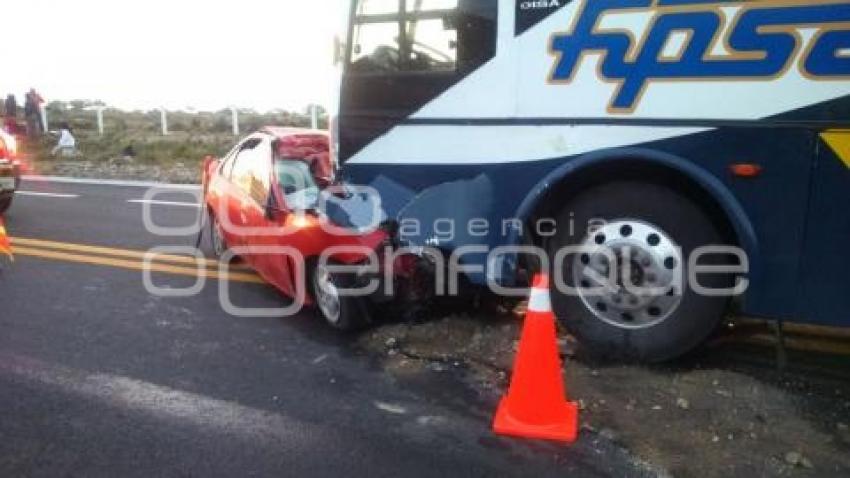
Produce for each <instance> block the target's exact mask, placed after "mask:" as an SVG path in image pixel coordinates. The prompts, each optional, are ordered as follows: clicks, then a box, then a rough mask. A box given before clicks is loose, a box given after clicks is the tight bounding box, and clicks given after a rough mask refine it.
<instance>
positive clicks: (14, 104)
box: [3, 94, 18, 134]
mask: <svg viewBox="0 0 850 478" xmlns="http://www.w3.org/2000/svg"><path fill="white" fill-rule="evenodd" d="M4 106H5V111H4V117H3V127H4V128H5V129H6V132H7V133H9V134H17V132H18V131H17V129H18V123H17V118H18V100H16V99H15V95H13V94H9V95H8V96H7V97H6V101H5V102H4Z"/></svg>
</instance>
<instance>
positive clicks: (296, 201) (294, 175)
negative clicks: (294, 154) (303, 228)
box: [274, 159, 319, 210]
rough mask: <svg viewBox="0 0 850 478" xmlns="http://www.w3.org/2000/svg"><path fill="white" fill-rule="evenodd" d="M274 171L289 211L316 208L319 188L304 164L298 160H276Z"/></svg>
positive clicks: (308, 167) (308, 168)
mask: <svg viewBox="0 0 850 478" xmlns="http://www.w3.org/2000/svg"><path fill="white" fill-rule="evenodd" d="M274 170H275V176H276V177H277V182H278V184H279V185H280V188H281V189H282V190H283V194H284V196H285V197H286V205H287V206H288V207H289V208H290V209H293V210H304V209H313V208H315V207H316V205H317V204H318V202H319V186H318V185H317V184H316V180H315V179H314V178H313V174H312V172H311V171H310V166H309V165H308V164H307V163H306V162H304V161H301V160H298V159H277V160H275V163H274Z"/></svg>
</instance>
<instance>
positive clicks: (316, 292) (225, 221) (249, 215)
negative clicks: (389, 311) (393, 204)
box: [204, 128, 388, 330]
mask: <svg viewBox="0 0 850 478" xmlns="http://www.w3.org/2000/svg"><path fill="white" fill-rule="evenodd" d="M328 146H329V144H328V136H327V135H326V134H324V133H323V132H318V131H314V130H302V129H292V128H264V129H262V130H260V131H258V132H257V133H254V134H252V135H250V136H248V137H247V138H245V139H244V140H242V141H241V142H240V143H239V144H238V145H236V147H234V148H233V149H232V150H231V151H230V152H229V153H228V154H227V155H226V156H224V157H223V158H221V159H220V160H217V159H210V160H208V161H207V162H206V164H205V166H204V168H205V169H204V191H205V192H204V195H205V204H206V206H207V211H208V213H209V219H210V233H211V237H212V244H213V249H214V251H215V253H216V255H217V256H219V257H223V256H225V255H227V252H228V250H229V249H232V250H233V252H234V253H235V254H238V255H239V256H240V257H241V258H242V259H243V260H244V261H245V262H246V263H247V264H248V265H250V266H251V267H252V268H254V269H255V270H256V271H257V272H258V273H259V274H260V275H261V276H262V277H263V278H264V279H265V280H266V281H268V282H269V283H271V284H272V285H274V286H275V287H276V288H278V289H279V290H280V291H281V292H283V293H284V294H285V295H287V296H290V297H297V296H298V291H299V289H298V285H299V284H306V286H307V287H306V291H304V292H305V295H306V297H305V303H306V304H315V305H317V306H318V309H319V311H320V312H321V314H322V316H324V318H325V319H326V320H327V322H328V323H330V324H331V325H332V326H334V327H336V328H339V329H344V330H348V329H354V328H357V327H359V326H360V325H362V324H363V323H364V322H365V321H366V319H367V317H366V316H365V315H366V314H365V311H364V306H363V303H362V302H361V301H360V300H358V299H355V298H352V297H343V296H341V294H340V293H339V291H338V287H339V286H340V282H341V281H347V280H348V279H347V278H346V277H344V276H342V275H340V274H333V273H331V272H330V271H329V270H328V268H327V267H323V266H322V265H321V264H319V261H318V260H317V259H318V258H319V256H320V255H321V254H322V252H323V251H326V250H328V249H329V248H331V247H333V246H359V249H362V250H363V251H364V252H363V253H357V252H356V251H355V252H350V251H345V253H340V254H336V255H332V256H331V259H332V261H334V262H335V263H340V264H346V265H353V264H358V263H362V262H363V261H365V260H366V259H367V258H368V257H369V255H368V251H377V250H378V249H379V248H380V247H381V246H382V244H384V243H385V241H386V240H387V238H388V235H387V233H386V232H384V231H383V230H381V229H380V228H373V230H372V231H371V232H365V233H346V234H339V233H337V232H335V231H334V230H330V229H329V228H328V227H323V226H327V225H328V222H329V219H328V217H327V215H326V214H325V213H323V212H319V211H318V210H317V203H318V199H319V196H320V195H321V194H323V192H324V191H326V189H327V187H328V186H329V185H331V182H332V175H333V171H332V168H331V166H330V159H329V153H328V151H329V148H328ZM275 248H276V249H281V248H292V249H294V250H296V251H298V253H300V256H301V257H293V254H289V253H286V252H282V251H276V250H273V249H275ZM270 250H271V252H270ZM302 258H303V259H302ZM305 273H306V279H307V280H306V281H304V280H302V281H301V282H300V283H299V282H298V281H299V279H303V278H304V274H305ZM299 276H300V277H299ZM344 287H350V285H348V284H346V285H344ZM302 290H303V288H302Z"/></svg>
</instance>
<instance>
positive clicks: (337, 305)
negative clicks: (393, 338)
mask: <svg viewBox="0 0 850 478" xmlns="http://www.w3.org/2000/svg"><path fill="white" fill-rule="evenodd" d="M350 282H351V280H350V279H348V278H346V276H345V275H342V274H335V273H333V272H331V271H330V270H329V269H328V267H327V266H325V265H322V264H317V265H316V266H315V267H313V272H312V274H311V281H310V286H311V287H310V290H311V292H312V295H313V300H314V301H315V303H316V308H317V309H318V311H319V313H320V314H321V316H322V318H324V319H325V322H327V323H328V324H329V325H330V326H331V327H333V328H335V329H337V330H343V331H352V330H357V329H360V328H362V327H363V326H364V325H366V323H367V322H368V321H367V315H366V311H365V310H364V308H365V304H364V303H363V302H362V300H363V299H362V298H359V297H350V296H347V295H346V294H344V293H342V291H341V290H340V289H342V288H350V287H351V283H350Z"/></svg>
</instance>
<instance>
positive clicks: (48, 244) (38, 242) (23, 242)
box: [11, 237, 247, 270]
mask: <svg viewBox="0 0 850 478" xmlns="http://www.w3.org/2000/svg"><path fill="white" fill-rule="evenodd" d="M11 241H12V245H14V246H15V247H16V249H17V247H18V246H32V247H38V248H44V249H56V250H59V251H71V252H87V253H91V254H101V255H105V256H113V257H129V258H133V259H145V257H147V255H148V254H149V253H148V252H147V251H141V250H133V249H116V248H112V247H102V246H89V245H85V244H74V243H70V242H56V241H45V240H42V239H29V238H24V237H12V238H11ZM153 260H155V261H159V262H171V263H174V264H189V265H192V266H197V265H198V263H201V264H203V265H204V266H206V267H212V268H215V269H218V267H219V261H217V260H214V259H206V258H200V257H194V256H180V255H174V254H156V255H155V256H154V257H153ZM231 269H241V270H247V268H246V267H243V266H235V267H231Z"/></svg>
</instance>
